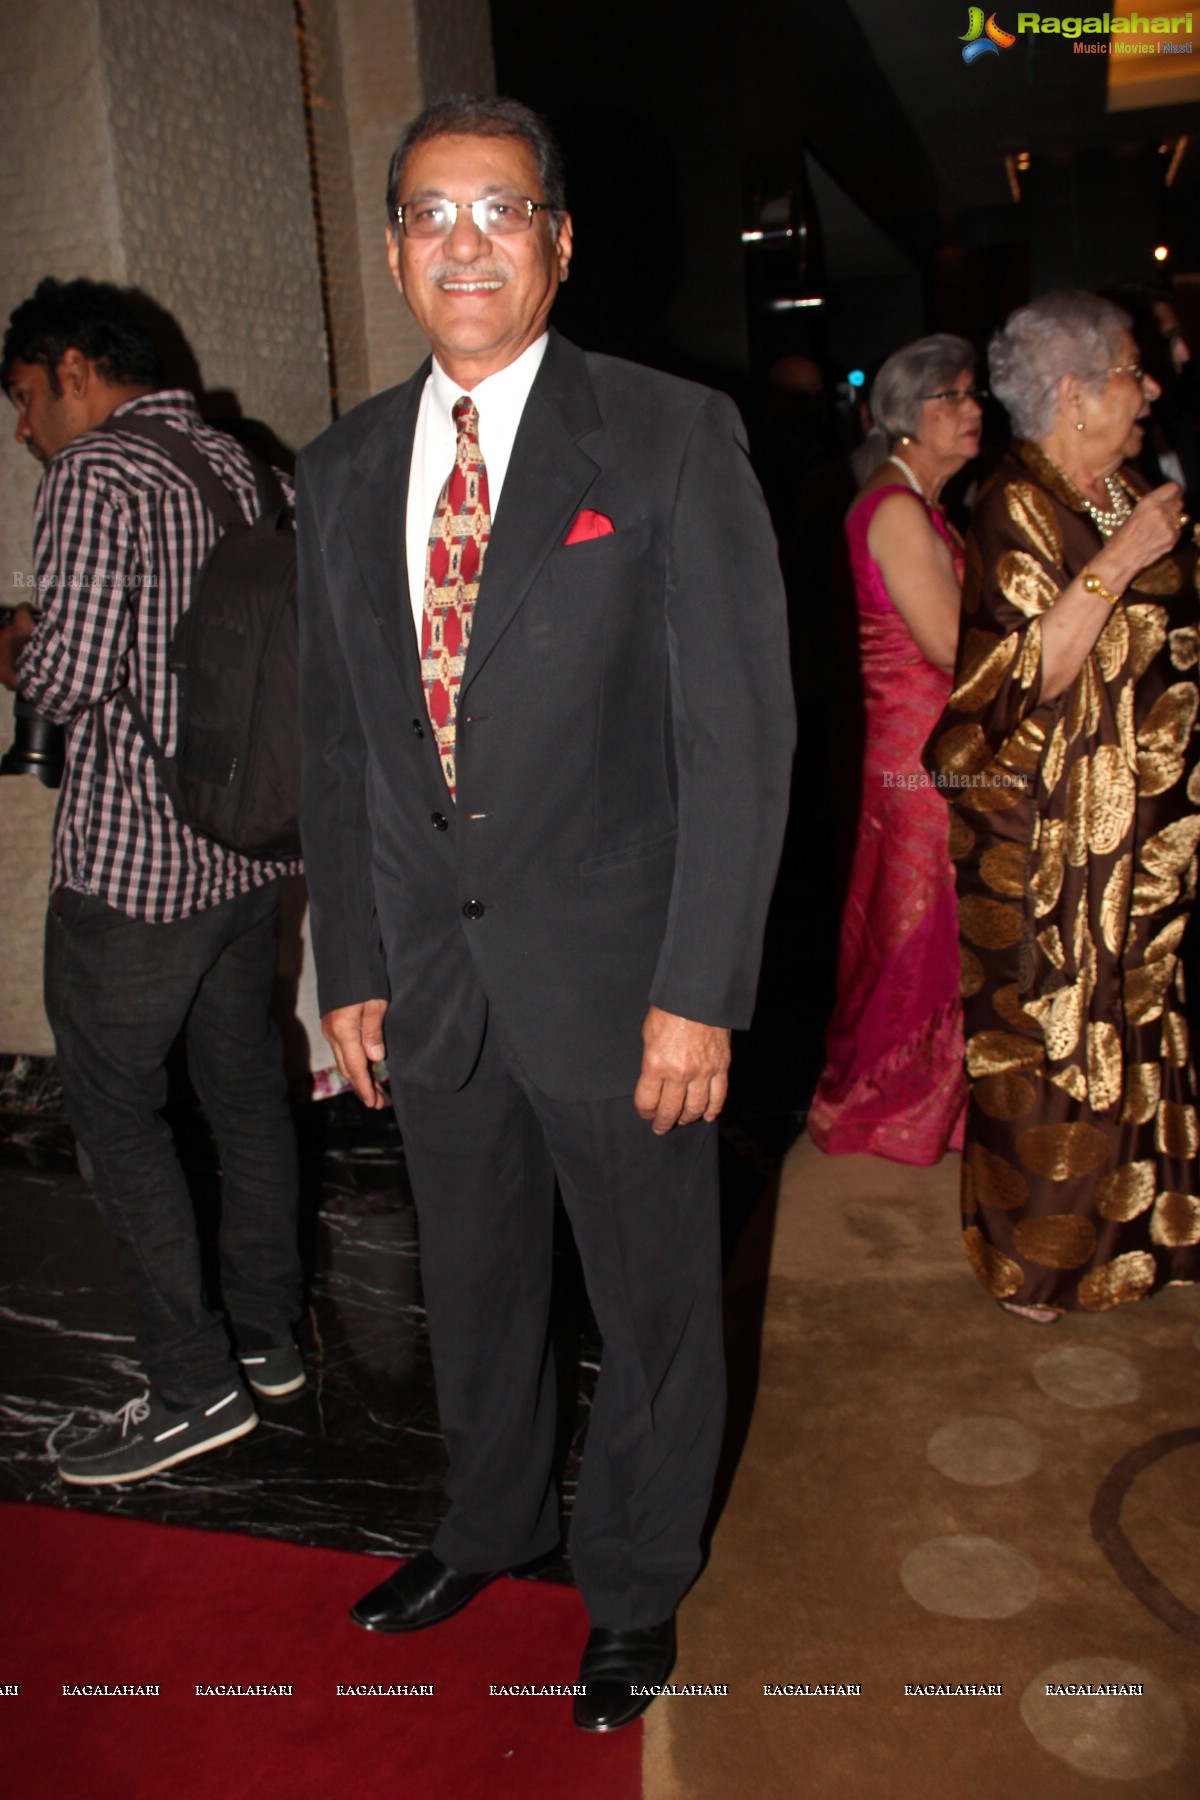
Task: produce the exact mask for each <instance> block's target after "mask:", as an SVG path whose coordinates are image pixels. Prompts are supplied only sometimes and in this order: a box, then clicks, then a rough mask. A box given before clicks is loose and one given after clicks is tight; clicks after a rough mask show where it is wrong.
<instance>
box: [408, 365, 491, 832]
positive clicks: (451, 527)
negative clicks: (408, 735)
mask: <svg viewBox="0 0 1200 1800" xmlns="http://www.w3.org/2000/svg"><path fill="white" fill-rule="evenodd" d="M452 417H453V419H454V424H455V429H456V430H457V432H458V447H457V451H456V454H455V459H454V467H453V468H452V469H451V471H450V474H449V475H448V477H447V479H446V485H445V487H444V488H443V489H442V491H441V493H440V495H439V496H438V503H437V506H436V507H435V508H434V513H433V524H432V526H431V527H430V531H429V548H428V551H427V552H426V556H425V605H424V610H423V613H422V618H421V685H422V686H423V687H424V689H425V704H426V706H427V707H428V708H429V722H430V724H431V725H432V726H433V734H434V737H435V738H436V740H437V748H438V755H439V757H440V758H441V762H442V772H443V774H444V775H445V777H446V786H447V787H448V788H449V789H450V798H451V799H454V787H455V775H454V741H455V720H456V716H457V713H458V690H459V686H460V684H461V682H462V674H463V667H464V665H465V663H466V660H467V648H468V646H469V644H470V642H471V614H472V613H473V612H474V610H475V601H476V597H477V596H478V593H479V578H480V576H481V574H482V573H483V553H484V551H485V550H486V549H487V546H488V538H489V536H490V534H491V529H492V513H491V506H490V503H489V500H488V479H487V469H486V467H485V466H484V461H483V453H482V452H481V450H480V448H479V413H478V411H477V409H476V406H475V402H474V401H473V400H468V398H467V396H466V395H465V394H464V395H463V396H462V398H461V399H459V400H456V401H455V402H454V406H453V408H452Z"/></svg>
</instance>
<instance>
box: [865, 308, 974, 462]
mask: <svg viewBox="0 0 1200 1800" xmlns="http://www.w3.org/2000/svg"><path fill="white" fill-rule="evenodd" d="M964 369H970V370H971V372H972V374H974V372H975V351H974V349H973V348H972V346H971V345H970V344H969V343H968V342H967V340H966V338H960V337H952V336H951V334H950V333H949V332H948V331H937V332H935V333H934V334H933V336H932V337H923V338H918V339H917V341H916V343H915V344H905V346H904V348H903V349H902V350H894V351H893V352H892V354H891V355H890V356H889V357H888V359H887V361H886V362H885V363H884V364H883V366H882V368H881V369H880V371H879V373H878V375H877V376H876V377H875V380H874V381H873V382H872V384H871V417H872V418H873V419H874V421H875V423H876V424H877V425H878V426H879V428H880V430H881V431H886V432H887V435H888V437H889V439H891V440H893V441H894V440H895V439H896V438H899V437H915V436H916V434H917V426H918V425H919V424H920V421H921V401H922V399H923V398H924V397H925V396H927V395H929V394H936V393H938V392H939V391H940V390H941V389H943V388H945V387H946V386H947V384H948V383H949V382H951V381H953V380H954V378H955V376H956V375H961V374H962V372H963V370H964Z"/></svg>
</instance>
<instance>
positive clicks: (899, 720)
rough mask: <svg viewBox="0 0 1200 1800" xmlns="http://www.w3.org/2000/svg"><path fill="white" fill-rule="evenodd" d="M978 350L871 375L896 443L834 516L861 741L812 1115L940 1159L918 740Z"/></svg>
mask: <svg viewBox="0 0 1200 1800" xmlns="http://www.w3.org/2000/svg"><path fill="white" fill-rule="evenodd" d="M974 363H975V357H974V352H973V351H972V349H971V346H970V344H968V343H967V342H966V340H965V339H964V338H958V337H950V336H948V335H947V334H944V333H940V334H938V335H937V336H934V337H927V338H921V339H919V340H918V341H917V342H916V343H915V344H909V345H907V346H906V347H905V348H904V349H903V350H897V351H896V353H895V355H893V356H890V357H889V358H888V360H887V361H886V362H885V363H884V365H883V367H882V368H881V369H880V371H879V375H878V376H877V378H876V381H875V384H874V386H873V388H872V390H871V412H872V415H873V417H874V419H875V423H876V424H877V425H878V426H880V427H881V428H882V429H883V430H884V431H885V432H886V433H887V435H888V440H889V445H890V453H889V455H888V456H887V458H886V460H885V461H884V462H883V463H881V464H880V466H879V468H877V469H876V470H875V472H874V474H873V475H872V476H871V477H870V479H869V480H868V481H867V483H866V485H865V487H864V488H863V489H862V491H861V492H860V494H859V495H858V498H857V499H856V500H855V502H854V505H853V506H852V507H851V509H850V513H849V515H848V517H847V519H846V527H845V529H846V539H847V544H848V547H849V554H850V567H851V570H852V573H853V576H854V590H855V598H856V602H857V608H858V636H859V653H860V662H861V673H862V683H863V695H864V701H865V711H866V742H865V745H864V750H863V769H862V790H861V797H860V810H859V819H858V837H857V842H856V846H855V852H854V861H853V865H852V868H851V872H850V878H849V884H848V888H847V893H846V902H845V908H844V912H843V916H842V926H841V937H840V941H839V946H838V986H837V1004H836V1006H835V1009H834V1014H833V1018H832V1020H831V1021H830V1024H829V1029H828V1032H827V1034H826V1045H825V1052H826V1062H825V1069H824V1071H823V1073H822V1075H821V1079H820V1081H819V1083H818V1084H817V1091H816V1094H815V1095H814V1096H813V1102H812V1106H811V1108H810V1110H809V1115H808V1128H809V1132H810V1134H811V1136H812V1138H813V1141H814V1142H815V1143H816V1144H818V1145H819V1146H820V1148H821V1149H822V1150H825V1151H828V1152H829V1153H830V1154H831V1155H835V1156H836V1155H845V1154H849V1153H851V1152H855V1151H860V1152H866V1153H868V1154H870V1155H873V1156H886V1157H891V1158H892V1159H893V1160H894V1161H896V1162H903V1163H916V1164H928V1163H935V1162H937V1161H938V1160H939V1158H940V1157H942V1156H943V1155H944V1154H945V1152H946V1151H947V1150H948V1149H950V1150H959V1149H961V1148H962V1131H963V1109H964V1106H965V1103H966V1078H965V1075H964V1073H963V1035H962V1008H961V1005H960V1001H959V994H958V982H959V974H958V920H957V912H956V904H955V888H954V869H953V865H952V863H951V861H950V854H949V849H948V837H949V826H950V818H949V811H948V808H947V805H946V801H945V799H944V798H943V797H942V795H941V794H940V793H939V792H938V790H937V788H936V787H934V786H933V785H932V783H931V781H930V778H929V777H928V776H927V775H926V774H925V773H924V771H923V769H922V767H921V750H922V747H923V745H924V743H925V740H926V738H927V737H928V735H929V732H930V730H931V728H932V726H933V724H934V721H935V720H936V719H937V717H938V715H939V714H940V713H941V711H942V709H943V707H944V706H945V704H946V701H947V699H948V698H949V694H950V677H951V672H952V670H953V667H954V657H955V651H956V649H957V644H958V621H959V604H960V597H961V591H962V546H961V544H960V542H959V539H958V537H957V535H956V533H955V532H954V531H953V529H952V528H951V526H950V525H949V524H948V523H947V521H946V518H945V515H944V513H943V512H942V509H941V507H940V506H939V504H938V496H939V494H940V493H941V490H942V488H943V487H944V485H945V483H946V482H947V481H948V480H949V479H950V477H951V476H952V475H954V474H956V473H957V472H958V470H959V469H961V468H962V467H963V465H964V463H966V462H967V461H969V459H970V458H971V457H973V456H974V455H975V454H976V452H977V451H978V449H979V430H980V421H981V419H982V416H983V415H982V408H981V406H980V401H981V399H982V397H983V396H982V395H980V394H979V393H977V391H976V389H975V379H974Z"/></svg>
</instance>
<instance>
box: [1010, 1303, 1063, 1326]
mask: <svg viewBox="0 0 1200 1800" xmlns="http://www.w3.org/2000/svg"><path fill="white" fill-rule="evenodd" d="M996 1305H997V1306H998V1307H999V1308H1000V1310H1001V1312H1006V1313H1012V1314H1013V1315H1014V1317H1016V1318H1018V1319H1028V1320H1029V1323H1030V1324H1031V1325H1057V1324H1058V1321H1059V1319H1060V1317H1061V1314H1060V1313H1059V1312H1058V1311H1056V1309H1055V1308H1054V1307H1053V1306H1018V1305H1017V1303H1016V1301H1015V1300H997V1302H996Z"/></svg>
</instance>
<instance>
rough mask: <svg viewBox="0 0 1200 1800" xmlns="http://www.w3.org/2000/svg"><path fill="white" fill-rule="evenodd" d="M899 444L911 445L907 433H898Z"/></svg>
mask: <svg viewBox="0 0 1200 1800" xmlns="http://www.w3.org/2000/svg"><path fill="white" fill-rule="evenodd" d="M900 442H901V443H902V444H911V443H912V439H911V438H910V437H909V435H908V433H907V432H905V431H902V432H901V433H900Z"/></svg>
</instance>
